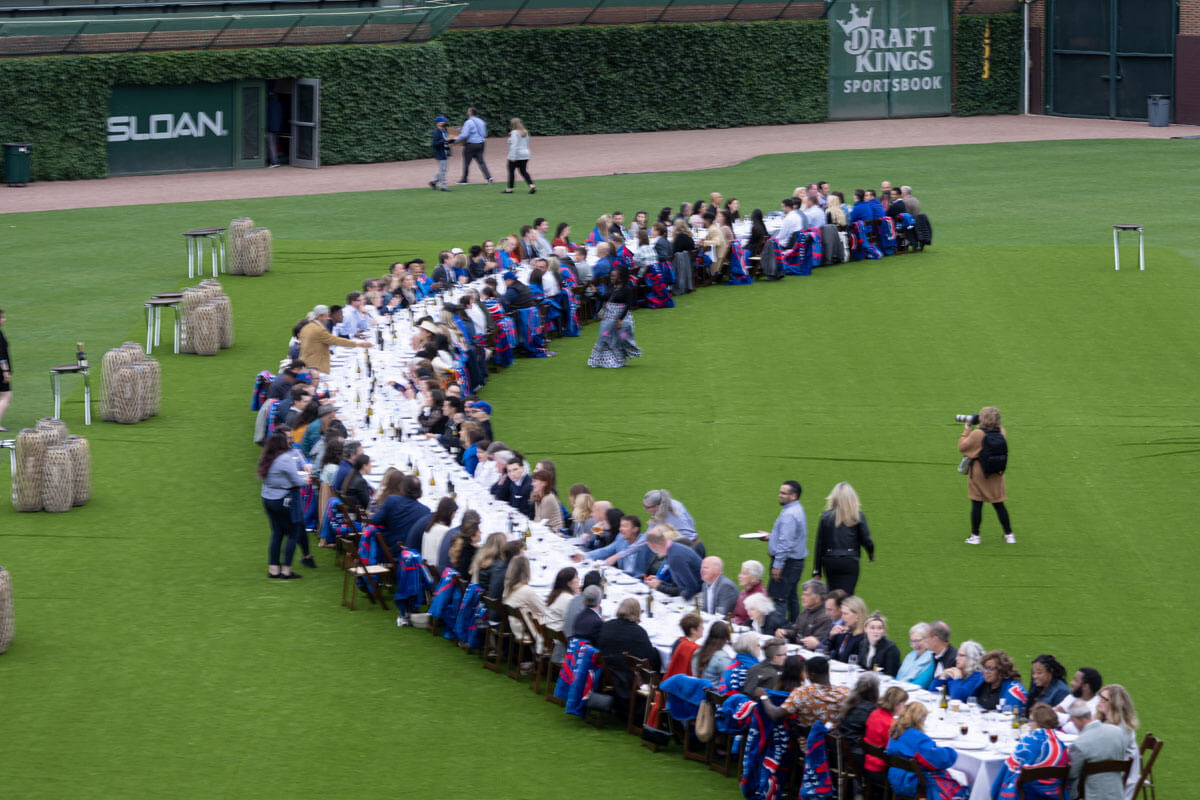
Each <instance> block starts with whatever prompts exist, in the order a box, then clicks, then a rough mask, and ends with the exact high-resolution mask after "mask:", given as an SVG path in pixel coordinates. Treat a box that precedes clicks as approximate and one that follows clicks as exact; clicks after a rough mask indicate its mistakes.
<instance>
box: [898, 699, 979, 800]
mask: <svg viewBox="0 0 1200 800" xmlns="http://www.w3.org/2000/svg"><path fill="white" fill-rule="evenodd" d="M928 715H929V712H928V711H927V710H926V709H925V706H923V705H921V704H920V703H918V702H915V701H914V702H912V703H909V704H908V705H906V706H905V707H904V710H903V711H901V712H900V714H899V715H898V716H897V717H896V720H895V721H894V722H893V723H892V727H891V730H889V731H888V738H889V739H890V741H889V742H888V746H887V753H888V755H890V756H900V757H901V758H909V759H914V760H916V761H917V763H918V764H919V765H920V767H921V770H922V771H923V772H924V773H925V781H926V784H927V785H928V784H930V783H932V784H935V785H933V786H929V792H928V794H929V796H930V797H938V798H944V799H945V800H959V799H960V798H962V800H965V798H966V797H967V796H968V789H967V787H965V786H959V784H958V781H956V780H954V778H952V777H951V776H950V773H948V772H947V771H946V770H947V769H949V768H950V767H952V766H953V765H954V762H955V761H957V760H958V751H957V750H955V749H954V748H953V747H939V746H938V745H937V743H936V742H934V741H933V739H931V738H929V735H928V734H926V733H925V718H926V717H927V716H928ZM888 782H889V783H891V785H892V790H893V791H894V792H895V793H896V796H897V797H918V796H919V791H918V789H917V776H916V775H914V774H913V773H911V772H909V771H907V770H903V769H898V768H896V767H892V768H891V769H889V770H888Z"/></svg>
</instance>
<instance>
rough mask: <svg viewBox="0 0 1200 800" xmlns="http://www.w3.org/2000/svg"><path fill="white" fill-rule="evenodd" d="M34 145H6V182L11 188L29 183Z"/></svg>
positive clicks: (24, 143)
mask: <svg viewBox="0 0 1200 800" xmlns="http://www.w3.org/2000/svg"><path fill="white" fill-rule="evenodd" d="M32 153H33V145H31V144H29V143H28V142H5V143H4V182H5V183H7V184H8V185H9V186H24V185H25V184H27V183H29V171H30V164H31V161H32V156H31V154H32Z"/></svg>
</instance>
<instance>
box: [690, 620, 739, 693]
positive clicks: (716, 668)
mask: <svg viewBox="0 0 1200 800" xmlns="http://www.w3.org/2000/svg"><path fill="white" fill-rule="evenodd" d="M732 660H733V650H732V649H730V647H729V626H728V625H726V624H725V623H724V622H721V621H720V620H717V621H716V622H714V623H713V624H712V625H711V626H710V627H709V629H708V637H707V638H706V639H705V640H704V644H702V645H701V646H700V649H699V650H698V651H696V656H695V659H694V661H693V663H692V675H694V676H696V677H697V678H703V679H704V680H706V681H708V682H709V683H712V684H714V685H715V684H716V683H717V681H719V680H721V675H722V674H723V673H724V672H725V667H727V666H729V662H730V661H732Z"/></svg>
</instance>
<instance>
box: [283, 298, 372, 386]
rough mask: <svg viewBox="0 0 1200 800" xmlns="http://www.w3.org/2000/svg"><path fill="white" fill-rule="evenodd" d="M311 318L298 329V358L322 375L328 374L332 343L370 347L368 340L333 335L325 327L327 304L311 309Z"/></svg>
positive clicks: (327, 311)
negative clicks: (358, 340) (357, 340)
mask: <svg viewBox="0 0 1200 800" xmlns="http://www.w3.org/2000/svg"><path fill="white" fill-rule="evenodd" d="M312 313H313V318H312V319H311V320H309V322H308V324H307V325H305V326H304V327H303V328H301V329H300V335H299V337H297V338H299V339H300V360H301V361H303V362H304V363H305V364H307V365H308V366H310V367H312V368H313V369H315V370H318V371H319V372H320V373H321V374H322V375H328V374H329V348H330V346H332V345H339V346H341V347H371V346H372V345H371V343H370V342H366V341H361V342H356V341H354V340H353V339H344V338H342V337H341V336H334V335H333V334H332V333H330V332H329V331H328V330H326V329H325V321H326V320H328V319H329V306H317V307H316V308H314V309H313V310H312Z"/></svg>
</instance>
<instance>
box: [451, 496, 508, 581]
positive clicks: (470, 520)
mask: <svg viewBox="0 0 1200 800" xmlns="http://www.w3.org/2000/svg"><path fill="white" fill-rule="evenodd" d="M501 536H503V534H501ZM482 538H483V534H482V533H480V531H479V512H478V511H467V512H466V513H464V514H463V522H462V527H461V528H459V529H458V533H457V534H455V536H454V538H453V539H452V540H451V541H450V550H449V552H448V553H446V557H447V558H448V559H449V561H450V566H451V567H453V568H454V571H455V572H457V573H458V574H459V575H470V574H471V566H472V565H473V564H474V563H475V552H476V550H477V549H478V548H479V541H480V539H482Z"/></svg>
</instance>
